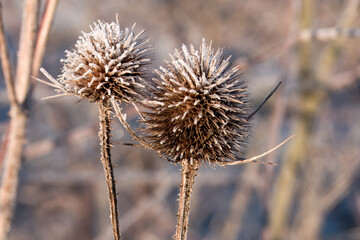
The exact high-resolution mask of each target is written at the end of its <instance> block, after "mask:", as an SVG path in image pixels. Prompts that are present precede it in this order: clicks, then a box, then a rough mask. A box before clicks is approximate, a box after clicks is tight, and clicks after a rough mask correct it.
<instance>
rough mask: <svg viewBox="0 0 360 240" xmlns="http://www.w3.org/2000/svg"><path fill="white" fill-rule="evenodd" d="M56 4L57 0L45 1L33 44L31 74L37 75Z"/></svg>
mask: <svg viewBox="0 0 360 240" xmlns="http://www.w3.org/2000/svg"><path fill="white" fill-rule="evenodd" d="M57 4H58V0H48V1H47V2H46V6H45V10H44V15H43V18H42V20H41V23H40V27H39V33H38V37H37V41H36V46H35V53H34V61H33V65H32V74H33V76H37V75H38V73H39V69H40V65H41V62H42V59H43V56H44V52H45V48H46V43H47V40H48V38H49V33H50V29H51V25H52V22H53V19H54V15H55V10H56V6H57Z"/></svg>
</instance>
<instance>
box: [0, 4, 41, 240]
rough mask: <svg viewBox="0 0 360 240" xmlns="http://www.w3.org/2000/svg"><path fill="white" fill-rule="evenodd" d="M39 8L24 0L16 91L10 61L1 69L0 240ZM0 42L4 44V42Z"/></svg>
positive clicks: (12, 193) (15, 169)
mask: <svg viewBox="0 0 360 240" xmlns="http://www.w3.org/2000/svg"><path fill="white" fill-rule="evenodd" d="M38 9H39V0H27V1H26V2H25V5H24V12H23V21H22V25H21V34H20V44H19V45H20V46H19V52H18V64H17V74H16V92H15V88H14V84H13V82H12V81H11V75H9V71H11V70H10V65H9V62H8V63H7V64H8V66H7V67H6V68H5V69H7V70H6V71H7V73H5V71H4V73H5V74H4V75H5V76H6V75H7V77H5V79H6V78H7V80H6V81H7V87H9V88H10V89H8V92H9V98H10V100H11V108H10V117H11V123H10V133H9V139H8V145H7V149H6V159H5V161H4V171H3V176H2V182H1V188H0V211H1V214H0V240H4V239H6V236H7V234H8V232H9V230H10V226H11V220H12V217H13V213H14V206H15V201H16V191H17V186H18V175H19V170H20V166H21V158H22V151H23V147H24V144H25V133H26V124H27V120H28V116H27V110H28V108H27V107H28V104H27V102H26V100H27V99H28V95H29V86H30V75H31V66H32V60H33V59H32V58H33V53H34V45H35V35H36V26H37V18H38ZM3 36H4V35H3ZM1 44H5V43H4V41H3V42H2V43H1ZM4 46H5V45H3V46H1V49H2V50H1V51H2V52H3V51H5V47H4ZM3 56H4V55H2V57H3ZM3 60H4V58H3ZM5 61H8V59H6V53H5ZM9 76H10V77H9ZM15 96H16V98H15ZM14 99H16V101H15V100H14Z"/></svg>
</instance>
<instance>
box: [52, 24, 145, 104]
mask: <svg viewBox="0 0 360 240" xmlns="http://www.w3.org/2000/svg"><path fill="white" fill-rule="evenodd" d="M134 26H135V25H134ZM134 26H133V27H132V28H131V29H129V28H125V29H124V30H122V29H120V25H119V23H118V21H116V23H115V22H112V23H106V22H103V21H100V20H99V21H98V22H95V23H94V24H93V26H90V29H91V32H90V33H85V32H83V33H82V36H81V37H80V38H79V40H78V41H77V42H76V45H75V49H73V50H72V51H66V58H65V59H62V60H61V61H62V62H63V63H64V66H63V69H62V75H60V79H59V81H60V83H61V84H63V86H64V89H65V90H66V92H67V93H69V94H72V95H77V96H79V97H81V98H85V99H89V100H90V101H95V102H97V101H102V100H104V99H109V98H114V99H116V100H119V101H125V102H129V101H135V100H136V99H137V98H138V97H139V92H141V89H142V88H144V85H143V79H142V76H143V74H144V65H145V64H147V63H148V62H149V61H150V60H149V59H147V58H146V56H145V53H146V51H147V50H148V46H145V43H147V42H148V38H142V37H141V34H142V33H143V31H142V32H140V33H139V34H137V35H135V33H134V31H133V30H134Z"/></svg>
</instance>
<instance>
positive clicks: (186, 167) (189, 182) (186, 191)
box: [174, 161, 199, 240]
mask: <svg viewBox="0 0 360 240" xmlns="http://www.w3.org/2000/svg"><path fill="white" fill-rule="evenodd" d="M198 168H199V166H198V165H197V164H194V165H190V164H189V163H188V162H187V161H184V162H183V163H182V169H181V176H182V178H181V185H180V197H179V210H178V214H177V224H176V233H175V236H174V239H175V240H186V238H187V231H188V225H189V214H190V199H191V193H192V189H193V184H194V179H195V176H196V173H197V170H198Z"/></svg>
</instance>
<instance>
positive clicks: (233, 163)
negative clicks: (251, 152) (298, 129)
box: [221, 135, 294, 166]
mask: <svg viewBox="0 0 360 240" xmlns="http://www.w3.org/2000/svg"><path fill="white" fill-rule="evenodd" d="M293 137H294V135H292V136H290V137H288V138H287V139H285V140H284V141H282V142H281V143H280V144H279V145H277V146H276V147H274V148H272V149H270V150H269V151H266V152H264V153H262V154H260V155H257V156H255V157H251V158H248V159H244V160H239V161H234V162H227V163H221V165H223V166H233V165H240V164H245V163H262V164H270V165H277V164H276V163H269V162H261V161H258V159H260V158H262V157H265V156H266V155H268V154H269V153H272V152H273V151H275V150H276V149H278V148H279V147H281V146H282V145H284V144H285V143H286V142H287V141H289V140H290V139H292V138H293Z"/></svg>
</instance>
